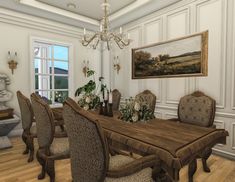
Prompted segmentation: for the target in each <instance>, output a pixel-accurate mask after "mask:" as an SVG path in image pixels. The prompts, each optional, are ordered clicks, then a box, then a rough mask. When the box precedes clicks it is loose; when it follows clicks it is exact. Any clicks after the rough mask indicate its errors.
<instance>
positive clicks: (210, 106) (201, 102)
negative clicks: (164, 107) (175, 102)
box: [177, 91, 216, 172]
mask: <svg viewBox="0 0 235 182" xmlns="http://www.w3.org/2000/svg"><path fill="white" fill-rule="evenodd" d="M215 110H216V101H215V100H214V99H212V98H211V97H209V96H207V95H205V94H204V93H203V92H200V91H196V92H194V93H192V94H190V95H186V96H184V97H182V98H181V99H180V102H179V106H178V119H177V120H178V121H179V122H182V123H187V124H192V125H197V126H200V127H214V125H213V123H214V118H215ZM211 153H212V149H211V148H207V149H206V150H205V151H203V152H202V153H201V154H200V155H199V156H198V157H199V158H202V164H203V169H204V171H205V172H210V169H209V167H208V166H207V163H206V161H207V159H208V158H209V157H210V155H211Z"/></svg>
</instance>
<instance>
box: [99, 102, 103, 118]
mask: <svg viewBox="0 0 235 182" xmlns="http://www.w3.org/2000/svg"><path fill="white" fill-rule="evenodd" d="M99 114H100V115H103V114H104V110H103V102H100V111H99Z"/></svg>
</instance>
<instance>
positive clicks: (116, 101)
mask: <svg viewBox="0 0 235 182" xmlns="http://www.w3.org/2000/svg"><path fill="white" fill-rule="evenodd" d="M112 94H113V110H115V111H117V110H118V109H119V105H120V100H121V93H120V92H119V91H118V90H117V89H114V90H113V91H112Z"/></svg>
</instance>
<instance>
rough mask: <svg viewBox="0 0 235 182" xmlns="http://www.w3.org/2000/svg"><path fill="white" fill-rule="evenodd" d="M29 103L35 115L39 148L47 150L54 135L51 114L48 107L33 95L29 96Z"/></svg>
mask: <svg viewBox="0 0 235 182" xmlns="http://www.w3.org/2000/svg"><path fill="white" fill-rule="evenodd" d="M31 101H32V106H33V111H34V113H35V114H34V115H35V120H36V127H37V131H38V132H37V137H38V144H39V147H40V148H49V147H50V145H51V143H52V142H53V136H54V133H55V125H54V122H53V121H54V118H53V113H52V111H51V109H50V107H49V105H48V104H47V103H46V102H45V101H44V100H42V99H40V98H39V97H38V96H37V95H36V94H34V93H33V94H31Z"/></svg>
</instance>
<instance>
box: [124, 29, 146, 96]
mask: <svg viewBox="0 0 235 182" xmlns="http://www.w3.org/2000/svg"><path fill="white" fill-rule="evenodd" d="M128 33H129V34H130V39H131V40H133V42H131V44H130V46H129V50H127V51H128V53H126V54H125V60H127V62H126V64H125V65H123V66H127V69H128V71H127V74H126V75H125V76H126V77H125V82H127V83H128V85H127V88H128V89H129V91H128V93H129V96H135V95H136V94H138V93H139V91H140V82H141V81H139V80H133V79H132V60H131V49H132V48H137V47H140V46H141V42H142V29H141V27H139V26H138V27H134V28H132V29H130V30H129V31H128Z"/></svg>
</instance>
